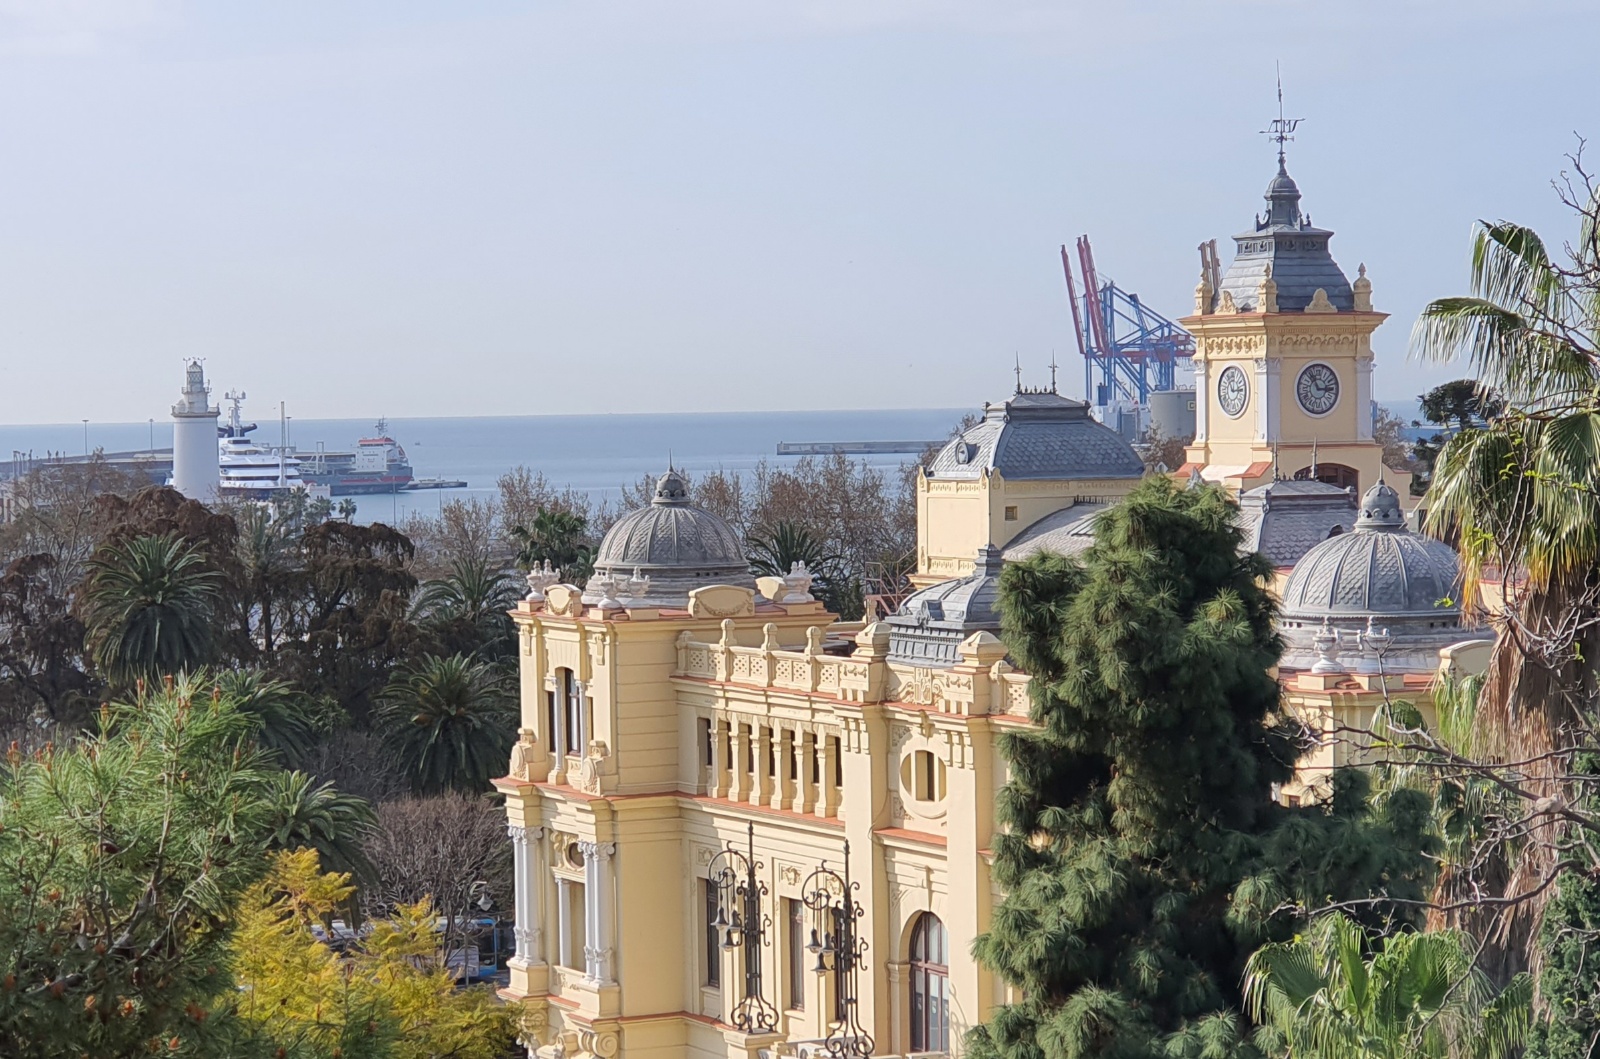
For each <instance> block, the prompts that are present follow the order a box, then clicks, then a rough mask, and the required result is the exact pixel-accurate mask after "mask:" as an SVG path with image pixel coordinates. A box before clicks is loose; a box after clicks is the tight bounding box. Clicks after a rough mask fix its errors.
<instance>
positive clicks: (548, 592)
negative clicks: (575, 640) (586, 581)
mask: <svg viewBox="0 0 1600 1059" xmlns="http://www.w3.org/2000/svg"><path fill="white" fill-rule="evenodd" d="M544 599H545V602H544V609H545V610H546V611H548V612H549V613H551V614H559V615H562V616H565V617H569V618H576V617H578V616H579V615H580V614H582V613H583V589H581V588H579V587H578V586H577V585H569V584H564V583H563V584H559V585H552V586H551V587H549V588H547V589H545V597H544Z"/></svg>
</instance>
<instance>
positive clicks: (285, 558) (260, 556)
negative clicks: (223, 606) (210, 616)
mask: <svg viewBox="0 0 1600 1059" xmlns="http://www.w3.org/2000/svg"><path fill="white" fill-rule="evenodd" d="M234 521H235V522H236V523H237V524H238V526H239V537H238V541H237V543H236V544H235V545H234V553H235V555H236V556H237V557H238V560H239V569H240V574H241V577H240V580H241V582H242V587H243V589H244V592H243V599H241V600H240V601H239V602H240V603H241V604H242V608H243V610H244V613H243V614H242V615H240V620H241V622H242V624H243V626H244V630H245V633H246V634H247V635H248V636H249V638H250V640H251V641H252V642H254V643H258V644H259V645H260V647H261V650H262V652H263V653H264V654H265V655H266V657H267V659H268V660H269V661H270V660H271V658H272V656H273V654H274V653H275V651H276V650H277V641H278V638H279V636H280V634H281V632H282V631H283V626H285V625H287V624H288V615H287V614H285V613H282V611H283V610H284V609H286V608H287V603H286V602H280V601H282V600H283V597H284V595H285V592H286V589H287V588H288V586H289V584H290V582H291V580H292V578H293V577H294V575H295V573H296V572H297V571H298V570H299V565H300V564H299V535H298V534H297V533H295V532H294V527H293V525H292V524H291V523H290V522H289V520H288V519H285V518H283V517H281V516H279V515H275V514H273V512H272V511H271V509H269V508H266V507H261V506H251V507H246V508H244V509H242V510H241V511H240V512H239V513H238V514H237V515H235V516H234ZM252 627H254V630H255V631H254V632H252Z"/></svg>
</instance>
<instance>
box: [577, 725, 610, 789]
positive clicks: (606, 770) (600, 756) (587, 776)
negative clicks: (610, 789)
mask: <svg viewBox="0 0 1600 1059" xmlns="http://www.w3.org/2000/svg"><path fill="white" fill-rule="evenodd" d="M610 758H611V748H610V747H608V746H606V744H605V743H604V742H603V741H601V740H599V739H596V740H594V741H593V742H591V743H590V744H589V752H588V753H587V754H585V755H584V757H583V762H582V764H580V765H579V766H578V789H579V790H581V791H584V792H585V793H587V794H603V793H604V788H605V780H606V777H607V776H609V775H610V772H611V761H610Z"/></svg>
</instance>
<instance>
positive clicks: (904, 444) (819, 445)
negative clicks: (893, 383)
mask: <svg viewBox="0 0 1600 1059" xmlns="http://www.w3.org/2000/svg"><path fill="white" fill-rule="evenodd" d="M942 444H944V442H942V441H780V442H778V455H779V456H832V455H833V454H834V453H836V452H841V453H844V454H845V455H846V456H876V455H881V454H883V453H891V452H906V453H911V454H913V455H915V454H917V453H921V452H926V451H927V450H928V449H929V448H930V447H933V446H937V445H942Z"/></svg>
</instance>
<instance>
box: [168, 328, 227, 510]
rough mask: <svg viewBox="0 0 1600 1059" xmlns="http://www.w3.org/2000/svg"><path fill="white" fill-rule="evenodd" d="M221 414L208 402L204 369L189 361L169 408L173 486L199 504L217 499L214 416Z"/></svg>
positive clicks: (219, 473)
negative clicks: (181, 386)
mask: <svg viewBox="0 0 1600 1059" xmlns="http://www.w3.org/2000/svg"><path fill="white" fill-rule="evenodd" d="M221 413H222V410H221V409H220V408H218V407H217V406H216V405H214V404H212V403H211V388H210V387H209V386H207V385H206V372H205V368H204V367H202V366H201V364H200V362H199V361H198V360H191V361H190V362H189V367H188V370H187V371H186V372H185V373H184V379H183V392H182V393H181V394H180V395H179V396H178V403H177V404H175V405H173V406H172V486H173V488H174V489H176V490H178V492H180V493H182V494H183V495H184V496H186V497H188V498H189V499H190V500H198V501H200V502H201V503H202V504H209V503H212V502H214V501H215V500H216V499H217V486H218V483H219V482H220V480H221V478H222V471H221V461H220V460H219V458H218V455H217V417H218V416H219V415H221Z"/></svg>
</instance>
